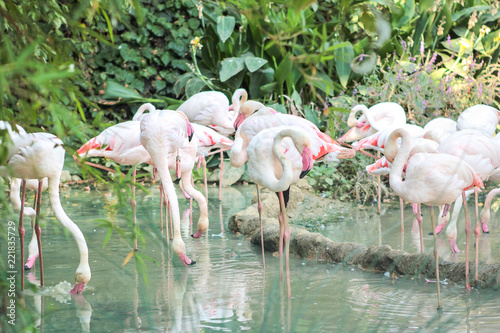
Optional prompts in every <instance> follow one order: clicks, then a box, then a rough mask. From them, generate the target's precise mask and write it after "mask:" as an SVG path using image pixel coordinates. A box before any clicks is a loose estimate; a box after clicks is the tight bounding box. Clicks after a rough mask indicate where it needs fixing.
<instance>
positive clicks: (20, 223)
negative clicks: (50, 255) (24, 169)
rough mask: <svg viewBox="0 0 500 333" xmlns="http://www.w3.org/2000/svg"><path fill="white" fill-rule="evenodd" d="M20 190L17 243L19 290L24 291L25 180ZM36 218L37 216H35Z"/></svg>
mask: <svg viewBox="0 0 500 333" xmlns="http://www.w3.org/2000/svg"><path fill="white" fill-rule="evenodd" d="M21 184H22V185H21V186H22V190H21V211H20V214H19V227H18V229H17V230H18V231H19V241H20V246H21V290H24V266H23V263H24V234H25V231H24V226H23V220H24V201H25V199H26V180H24V179H23V180H22V183H21ZM37 217H38V216H37Z"/></svg>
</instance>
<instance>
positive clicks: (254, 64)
mask: <svg viewBox="0 0 500 333" xmlns="http://www.w3.org/2000/svg"><path fill="white" fill-rule="evenodd" d="M265 64H267V60H266V59H262V58H259V57H252V56H248V57H245V65H246V66H247V68H248V71H249V72H250V73H253V72H255V71H256V70H258V69H259V68H261V67H262V66H264V65H265Z"/></svg>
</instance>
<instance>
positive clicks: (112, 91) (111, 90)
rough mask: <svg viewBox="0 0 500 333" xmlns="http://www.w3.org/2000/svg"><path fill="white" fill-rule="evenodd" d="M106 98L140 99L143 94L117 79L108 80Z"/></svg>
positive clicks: (104, 96) (105, 91)
mask: <svg viewBox="0 0 500 333" xmlns="http://www.w3.org/2000/svg"><path fill="white" fill-rule="evenodd" d="M102 97H103V98H104V99H110V100H115V99H120V98H122V99H140V98H142V97H141V95H140V94H139V93H138V92H137V91H136V90H134V89H131V88H126V87H124V86H122V85H121V84H119V83H116V82H115V81H108V82H106V89H105V90H104V95H103V96H102Z"/></svg>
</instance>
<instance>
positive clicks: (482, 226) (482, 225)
mask: <svg viewBox="0 0 500 333" xmlns="http://www.w3.org/2000/svg"><path fill="white" fill-rule="evenodd" d="M481 228H482V229H483V233H485V234H489V233H490V231H489V230H488V225H487V224H486V223H484V222H481Z"/></svg>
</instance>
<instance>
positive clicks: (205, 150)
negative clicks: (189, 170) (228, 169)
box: [191, 123, 233, 200]
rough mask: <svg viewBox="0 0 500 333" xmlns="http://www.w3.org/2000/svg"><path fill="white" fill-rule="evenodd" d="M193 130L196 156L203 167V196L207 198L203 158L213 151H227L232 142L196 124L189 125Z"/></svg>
mask: <svg viewBox="0 0 500 333" xmlns="http://www.w3.org/2000/svg"><path fill="white" fill-rule="evenodd" d="M191 125H192V126H193V129H194V134H195V136H196V138H197V139H198V156H199V161H200V162H201V163H202V165H203V179H204V183H205V195H206V197H207V198H208V187H207V164H206V161H205V157H206V156H208V155H211V154H213V153H215V152H213V150H214V149H219V152H221V153H222V152H223V151H225V150H228V149H230V148H231V146H232V145H233V140H231V139H228V138H227V137H225V136H224V135H222V134H219V133H217V132H216V131H215V130H213V129H211V128H209V127H206V126H203V125H199V124H196V123H191ZM198 167H199V163H198ZM221 184H222V170H221V172H220V173H219V200H220V199H222V198H221V196H222V194H221V190H222V186H221Z"/></svg>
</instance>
